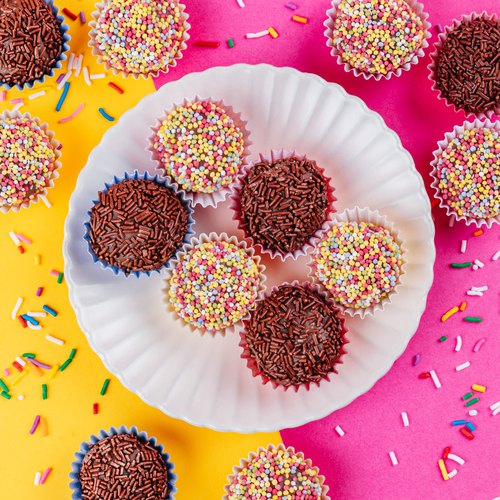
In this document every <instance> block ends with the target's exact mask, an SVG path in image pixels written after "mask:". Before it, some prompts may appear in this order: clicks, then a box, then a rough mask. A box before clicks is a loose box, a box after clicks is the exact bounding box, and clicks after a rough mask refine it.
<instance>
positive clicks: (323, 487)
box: [222, 443, 330, 500]
mask: <svg viewBox="0 0 500 500" xmlns="http://www.w3.org/2000/svg"><path fill="white" fill-rule="evenodd" d="M277 451H287V452H288V453H290V454H291V455H296V456H297V457H298V458H299V459H300V460H304V462H305V463H306V464H307V466H308V468H310V469H314V470H315V471H316V474H317V476H316V477H317V478H318V482H319V483H320V484H321V496H320V497H318V500H330V497H329V496H328V494H327V493H328V490H329V489H330V488H329V487H328V486H327V485H326V484H325V476H323V475H321V474H320V473H319V472H320V470H319V468H318V467H316V466H315V465H313V463H312V461H311V460H310V459H309V458H305V457H304V454H303V453H302V452H301V451H299V452H297V451H295V448H294V447H293V446H288V447H285V446H284V445H283V444H281V443H280V444H278V445H274V444H269V445H268V446H267V448H263V447H260V448H259V449H258V450H257V451H256V452H250V453H249V454H248V458H242V459H241V460H240V463H239V465H235V466H234V467H233V473H232V474H229V476H228V477H227V484H226V485H225V486H224V491H225V494H224V496H223V497H222V500H235V498H234V497H231V496H230V495H231V491H230V489H229V487H230V485H231V483H232V482H233V479H234V478H235V477H236V476H237V475H238V474H239V473H240V472H241V471H242V470H243V469H244V468H245V467H247V466H248V464H250V462H252V460H254V459H255V458H256V457H258V456H259V454H260V453H262V452H277Z"/></svg>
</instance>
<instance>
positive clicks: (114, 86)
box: [108, 82, 125, 94]
mask: <svg viewBox="0 0 500 500" xmlns="http://www.w3.org/2000/svg"><path fill="white" fill-rule="evenodd" d="M108 86H109V87H111V88H112V89H113V90H116V91H117V92H118V93H119V94H123V93H124V92H125V91H124V90H123V89H122V88H121V87H120V86H119V85H117V84H116V83H113V82H108Z"/></svg>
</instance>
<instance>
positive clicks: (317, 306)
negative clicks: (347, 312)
mask: <svg viewBox="0 0 500 500" xmlns="http://www.w3.org/2000/svg"><path fill="white" fill-rule="evenodd" d="M344 333H345V331H344V323H343V320H342V319H341V318H340V317H339V314H338V311H337V310H336V309H334V308H333V306H332V305H331V304H330V303H328V301H327V299H326V298H325V297H324V296H323V295H321V294H320V293H319V292H317V291H315V290H311V289H309V288H308V287H306V286H303V285H282V286H280V287H278V288H277V289H275V290H274V291H273V292H272V293H271V294H270V295H269V296H268V297H266V298H265V299H264V300H261V301H259V302H258V303H257V306H256V308H255V309H254V310H253V311H252V312H251V314H250V318H249V319H248V321H246V322H245V331H244V333H243V334H242V338H243V342H242V345H243V347H244V349H245V353H244V357H247V358H248V359H249V360H250V366H251V367H252V369H253V372H254V374H259V375H261V376H262V377H263V378H264V380H265V381H266V382H267V380H270V381H271V382H273V383H274V384H276V385H282V386H285V387H289V386H292V385H293V386H296V387H297V386H299V385H300V384H308V383H310V382H315V383H319V382H320V380H322V379H324V378H325V377H327V376H328V374H329V373H331V372H333V371H335V365H336V363H337V362H338V361H339V358H340V356H341V354H342V352H343V351H342V346H343V344H344V339H343V335H344ZM245 344H246V347H245Z"/></svg>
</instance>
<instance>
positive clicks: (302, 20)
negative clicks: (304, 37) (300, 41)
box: [292, 16, 309, 24]
mask: <svg viewBox="0 0 500 500" xmlns="http://www.w3.org/2000/svg"><path fill="white" fill-rule="evenodd" d="M292 21H295V22H296V23H300V24H307V23H308V22H309V19H308V18H307V17H302V16H292Z"/></svg>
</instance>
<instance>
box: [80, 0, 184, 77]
mask: <svg viewBox="0 0 500 500" xmlns="http://www.w3.org/2000/svg"><path fill="white" fill-rule="evenodd" d="M112 1H113V0H106V1H104V2H100V3H96V4H95V8H96V10H95V11H94V12H92V15H91V17H92V19H91V21H89V23H88V24H89V27H90V28H91V29H90V32H89V37H90V39H89V42H88V45H89V47H90V48H91V49H92V54H93V55H94V56H95V57H97V62H98V63H99V64H103V65H104V68H105V70H106V71H109V70H111V71H112V73H113V74H114V75H115V76H118V75H121V76H123V77H124V78H127V77H129V76H131V77H132V78H134V79H136V80H137V79H139V78H144V79H147V78H149V77H152V78H157V77H158V76H159V75H160V74H167V73H168V72H169V71H170V69H171V68H175V66H177V63H178V62H179V61H180V60H181V59H182V57H183V51H184V50H186V49H187V44H186V42H187V41H188V40H189V38H190V37H189V34H188V31H189V29H190V28H191V25H190V24H189V23H188V21H187V20H188V18H189V15H188V14H187V12H185V8H186V6H185V5H184V4H182V3H180V2H176V3H177V5H178V6H179V9H180V22H181V23H182V25H183V26H184V30H183V33H182V37H181V38H180V39H179V42H178V46H177V51H176V53H175V56H174V57H173V59H172V60H170V62H168V63H167V64H166V66H165V67H163V68H161V69H158V70H154V71H149V70H148V71H147V72H133V71H127V70H124V69H121V68H116V67H115V66H113V65H112V63H110V61H108V60H107V59H106V58H105V57H103V51H102V50H101V49H100V47H99V42H98V40H97V35H98V30H97V23H98V21H99V18H100V17H101V15H102V14H103V13H104V12H105V11H106V8H107V7H108V6H109V5H110V4H111V3H112ZM158 41H159V40H158ZM159 42H160V41H159ZM160 43H161V42H160Z"/></svg>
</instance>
